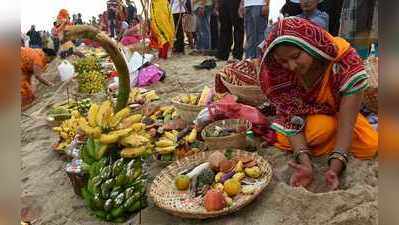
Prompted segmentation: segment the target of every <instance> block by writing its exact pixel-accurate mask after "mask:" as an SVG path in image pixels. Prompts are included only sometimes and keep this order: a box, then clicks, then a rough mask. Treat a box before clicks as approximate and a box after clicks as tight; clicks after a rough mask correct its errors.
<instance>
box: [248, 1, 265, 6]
mask: <svg viewBox="0 0 399 225" xmlns="http://www.w3.org/2000/svg"><path fill="white" fill-rule="evenodd" d="M254 5H265V0H244V7H247V6H254Z"/></svg>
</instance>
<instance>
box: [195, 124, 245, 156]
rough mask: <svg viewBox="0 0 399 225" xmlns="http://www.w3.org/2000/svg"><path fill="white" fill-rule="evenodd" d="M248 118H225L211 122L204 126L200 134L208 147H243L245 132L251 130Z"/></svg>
mask: <svg viewBox="0 0 399 225" xmlns="http://www.w3.org/2000/svg"><path fill="white" fill-rule="evenodd" d="M251 128H252V124H251V122H250V121H248V120H242V119H227V120H219V121H216V122H213V123H211V124H209V125H208V126H206V127H205V128H204V129H203V130H202V132H201V136H202V139H204V141H205V144H206V145H207V146H208V149H226V148H244V147H246V143H247V142H246V132H247V131H249V130H251Z"/></svg>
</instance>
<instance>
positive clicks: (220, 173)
mask: <svg viewBox="0 0 399 225" xmlns="http://www.w3.org/2000/svg"><path fill="white" fill-rule="evenodd" d="M223 175H224V173H223V172H219V173H217V174H216V176H215V181H216V182H220V180H221V179H222V177H223Z"/></svg>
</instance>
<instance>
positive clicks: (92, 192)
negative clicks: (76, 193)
mask: <svg viewBox="0 0 399 225" xmlns="http://www.w3.org/2000/svg"><path fill="white" fill-rule="evenodd" d="M83 150H86V149H83ZM142 164H143V161H142V159H140V158H137V159H133V160H128V159H124V158H115V159H114V158H112V157H111V158H110V157H104V158H101V159H100V160H98V161H94V162H92V163H87V162H86V161H84V168H85V172H86V173H87V174H88V175H89V176H88V177H89V178H88V182H87V184H86V186H85V187H84V188H82V197H83V199H84V201H85V203H86V206H87V207H88V208H90V209H91V210H92V211H93V213H94V214H95V215H96V217H97V218H99V219H101V220H105V221H112V222H124V221H126V220H127V219H128V218H129V216H130V215H131V214H132V213H134V212H136V211H138V210H140V209H142V208H144V207H145V206H146V204H147V202H146V194H145V185H146V184H145V182H146V177H145V175H144V174H143V167H142Z"/></svg>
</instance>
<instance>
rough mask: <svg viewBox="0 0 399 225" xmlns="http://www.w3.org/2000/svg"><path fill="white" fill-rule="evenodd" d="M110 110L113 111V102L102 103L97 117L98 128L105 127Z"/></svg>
mask: <svg viewBox="0 0 399 225" xmlns="http://www.w3.org/2000/svg"><path fill="white" fill-rule="evenodd" d="M110 109H112V103H111V101H104V102H103V103H101V105H100V107H99V108H98V112H97V115H96V123H97V125H98V126H100V127H104V126H105V124H104V119H105V117H106V114H109V113H110Z"/></svg>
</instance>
